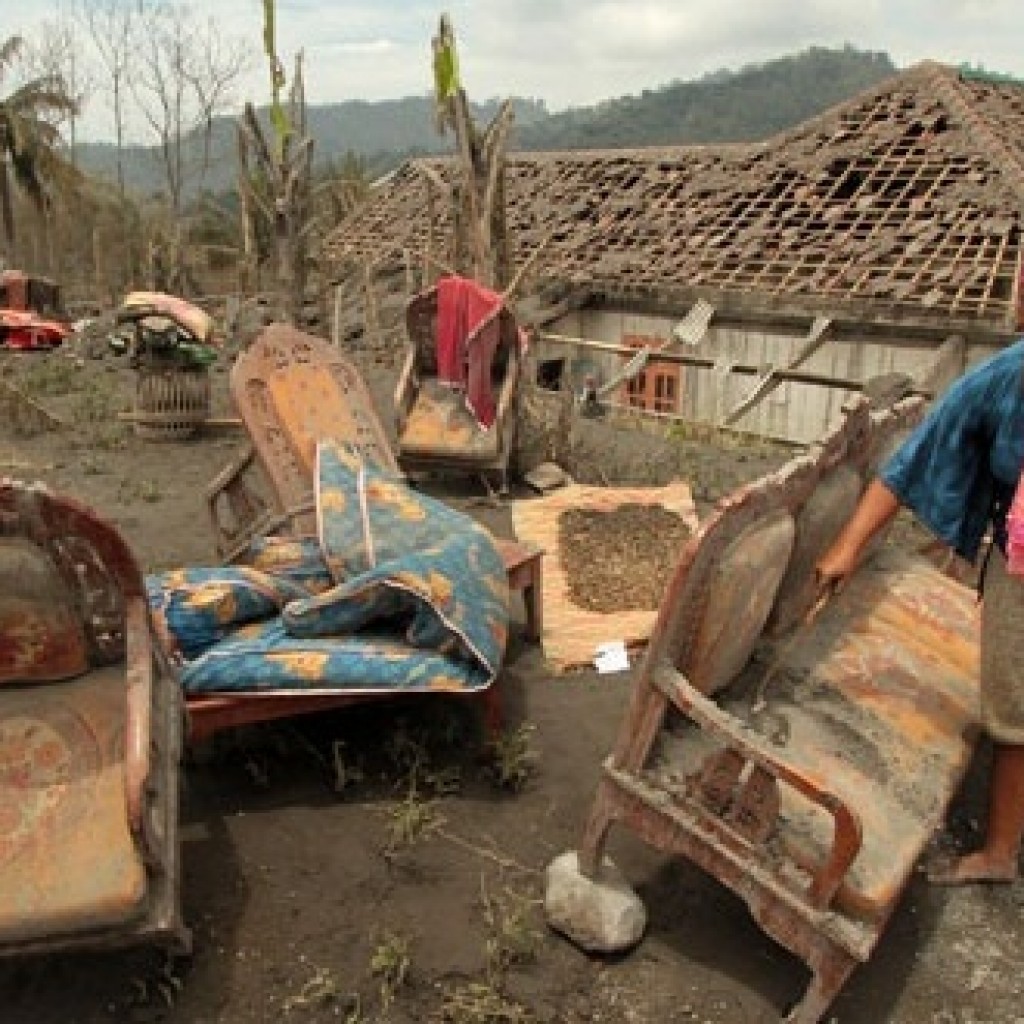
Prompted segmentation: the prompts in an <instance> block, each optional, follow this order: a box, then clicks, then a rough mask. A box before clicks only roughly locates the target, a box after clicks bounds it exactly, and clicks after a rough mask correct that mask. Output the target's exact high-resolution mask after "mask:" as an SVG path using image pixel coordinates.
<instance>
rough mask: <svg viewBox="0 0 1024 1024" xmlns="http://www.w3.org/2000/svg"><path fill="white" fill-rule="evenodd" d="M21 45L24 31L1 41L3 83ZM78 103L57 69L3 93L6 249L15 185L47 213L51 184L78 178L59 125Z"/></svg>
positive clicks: (0, 162)
mask: <svg viewBox="0 0 1024 1024" xmlns="http://www.w3.org/2000/svg"><path fill="white" fill-rule="evenodd" d="M23 47H24V40H23V39H22V38H21V37H20V36H11V37H9V38H8V39H7V40H6V41H5V42H3V43H0V85H2V83H3V77H4V74H5V73H6V72H7V71H9V70H10V69H11V67H12V66H13V65H14V63H15V62H16V61H17V59H18V57H19V55H20V54H21V51H22V49H23ZM76 107H77V105H76V103H75V100H74V99H73V98H72V97H71V96H70V95H69V94H68V91H67V86H66V85H65V83H64V79H63V78H62V77H61V76H60V75H54V74H48V75H40V76H39V77H37V78H32V79H30V80H29V81H27V82H24V83H22V84H21V85H18V86H17V87H16V88H15V89H14V91H13V92H11V93H10V94H9V95H6V96H4V95H0V214H2V218H3V230H4V238H5V239H6V242H7V247H8V248H12V247H13V245H14V239H15V224H14V201H13V188H12V184H13V185H16V186H17V187H18V188H20V189H21V191H22V192H24V193H25V195H26V196H27V197H28V199H29V201H30V202H31V203H32V205H33V206H35V208H36V210H37V211H38V212H39V213H40V214H41V215H43V216H44V218H45V214H46V211H47V209H48V207H49V202H50V188H52V187H55V186H56V187H60V186H61V185H62V184H63V183H65V182H67V181H69V180H70V179H71V178H73V177H74V173H75V172H74V168H73V167H72V165H71V163H70V161H68V160H67V159H66V158H65V157H64V154H63V152H62V151H61V137H60V129H59V127H58V125H59V122H60V119H61V118H63V117H65V116H66V115H68V114H71V113H74V112H75V110H76Z"/></svg>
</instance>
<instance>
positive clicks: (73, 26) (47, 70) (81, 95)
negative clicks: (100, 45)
mask: <svg viewBox="0 0 1024 1024" xmlns="http://www.w3.org/2000/svg"><path fill="white" fill-rule="evenodd" d="M83 42H84V40H83V39H82V28H81V25H80V24H79V23H78V22H77V21H76V20H75V18H74V17H72V16H71V14H70V12H69V8H67V7H65V6H64V5H63V4H58V5H57V6H56V8H55V9H54V16H53V18H47V19H45V20H44V21H43V22H41V24H40V26H39V29H38V30H37V31H36V33H35V34H34V35H33V37H32V38H31V39H29V40H28V41H27V44H28V45H27V47H26V52H25V64H26V66H27V67H28V68H30V69H31V71H32V73H33V75H35V76H38V77H41V78H47V79H49V80H51V81H61V82H63V83H64V89H65V92H66V93H67V95H68V97H69V99H71V101H72V103H73V106H72V107H70V108H69V109H68V110H67V111H66V112H65V113H64V115H63V118H62V122H61V123H63V124H66V125H67V135H68V151H69V157H70V160H71V163H72V165H73V166H75V167H77V166H78V160H77V144H78V119H79V117H80V116H81V113H82V108H83V107H84V105H85V100H86V96H87V94H88V92H89V90H90V88H91V86H92V84H93V77H94V76H93V73H92V69H91V68H90V67H89V66H88V64H87V62H86V61H85V60H84V59H83V49H84V47H83Z"/></svg>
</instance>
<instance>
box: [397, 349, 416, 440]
mask: <svg viewBox="0 0 1024 1024" xmlns="http://www.w3.org/2000/svg"><path fill="white" fill-rule="evenodd" d="M415 369H416V349H415V348H414V347H412V346H410V347H409V350H408V351H407V352H406V353H405V361H404V362H403V363H402V371H401V373H400V374H399V375H398V383H397V384H396V385H395V418H396V426H397V428H398V432H399V433H401V432H402V431H403V430H404V429H405V421H406V420H407V419H408V417H409V410H410V409H411V408H412V400H413V392H414V384H415Z"/></svg>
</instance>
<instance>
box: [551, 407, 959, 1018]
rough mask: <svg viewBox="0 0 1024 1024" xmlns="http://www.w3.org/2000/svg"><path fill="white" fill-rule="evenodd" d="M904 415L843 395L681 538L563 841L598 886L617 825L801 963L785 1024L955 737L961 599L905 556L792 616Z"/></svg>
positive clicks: (869, 918)
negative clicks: (780, 456) (760, 474)
mask: <svg viewBox="0 0 1024 1024" xmlns="http://www.w3.org/2000/svg"><path fill="white" fill-rule="evenodd" d="M921 411H922V409H921V403H920V402H919V401H918V400H916V399H911V400H907V401H905V402H902V403H899V404H898V405H896V406H894V407H893V408H892V409H891V410H888V411H886V412H884V413H872V411H871V409H870V406H869V405H868V404H867V403H866V402H864V401H863V400H861V401H859V402H858V403H856V404H854V405H852V406H851V407H850V408H849V409H848V410H847V416H846V419H845V421H844V422H843V423H842V424H841V426H840V427H838V428H837V429H836V430H835V431H834V432H833V433H832V434H831V435H830V436H829V437H828V438H826V440H825V441H823V442H822V443H821V444H820V445H818V446H816V447H815V448H814V449H812V450H811V451H810V452H809V453H807V454H806V455H801V456H799V457H797V458H795V459H793V460H792V461H791V462H790V463H788V464H787V465H786V466H785V467H783V468H782V469H781V470H779V471H778V472H777V473H774V474H772V475H770V476H768V477H766V478H764V479H762V480H760V481H758V482H756V483H754V484H752V485H749V486H746V487H744V488H742V489H741V490H739V491H738V492H737V493H735V494H733V495H731V496H730V497H728V498H727V499H726V500H724V501H723V502H721V503H720V504H719V506H718V508H717V510H716V512H715V513H714V515H712V516H711V517H710V518H709V519H708V520H707V521H706V522H705V523H704V524H703V525H702V527H701V529H700V530H699V531H698V533H697V534H696V535H695V536H694V537H693V538H692V539H691V541H690V542H689V543H688V545H687V546H686V548H685V549H684V551H683V553H682V556H681V558H680V561H679V564H678V566H677V568H676V571H675V575H674V577H673V578H672V581H671V583H670V585H669V587H668V589H667V591H666V594H665V597H664V600H663V601H662V604H661V608H660V612H659V617H658V621H657V624H656V626H655V629H654V632H653V634H652V639H651V642H650V645H649V648H648V651H647V654H646V657H645V660H644V662H643V663H642V665H641V667H640V668H639V670H638V674H637V679H636V682H635V685H634V690H633V695H632V700H631V704H630V707H629V710H628V713H627V715H626V717H625V719H624V721H623V724H622V727H621V731H620V734H619V738H618V741H617V743H616V746H615V749H614V751H613V752H612V754H611V756H610V757H609V758H608V760H607V761H606V763H605V764H604V767H603V772H602V777H601V780H600V783H599V786H598V791H597V795H596V798H595V800H594V804H593V807H592V809H591V811H590V815H589V820H588V821H587V824H586V827H585V830H584V833H583V837H582V841H581V846H580V850H579V864H580V868H581V870H582V871H583V873H584V874H585V875H588V876H590V877H591V878H595V879H598V880H600V877H601V871H602V868H601V866H600V865H601V864H602V862H603V856H602V851H603V847H604V844H605V839H606V835H607V832H608V830H609V828H610V826H611V825H612V824H613V823H614V822H619V823H621V824H623V825H624V826H625V827H626V828H628V829H630V830H632V831H633V832H635V833H637V834H638V835H639V836H640V837H641V838H642V839H644V840H645V841H646V842H648V843H649V844H651V845H653V846H655V847H658V848H660V849H663V850H666V851H671V852H674V853H679V854H682V855H684V856H686V857H687V858H689V859H690V860H691V861H693V862H694V863H695V864H697V865H699V866H700V867H701V868H703V869H704V870H705V871H707V872H709V873H710V874H711V875H713V876H714V877H715V878H717V879H719V880H720V881H721V882H723V883H724V884H725V885H727V886H728V887H729V888H731V889H732V890H733V891H735V892H736V893H737V894H738V895H739V896H741V897H742V898H743V899H744V900H745V902H746V903H747V905H748V907H749V909H750V912H751V914H752V915H753V917H754V918H755V919H756V920H757V922H758V923H759V925H760V926H761V928H762V929H763V930H764V931H765V932H766V933H767V934H769V935H770V936H772V937H773V938H774V939H775V940H776V941H778V942H779V943H780V944H782V945H783V946H785V947H786V948H788V949H789V950H790V951H792V952H793V953H795V954H796V955H797V956H798V957H800V958H802V959H803V960H804V961H805V962H806V964H807V965H808V966H809V967H810V969H811V971H812V974H813V978H812V981H811V984H810V986H809V988H808V990H807V992H806V993H805V994H804V997H803V999H802V1001H801V1002H800V1003H799V1004H798V1005H797V1006H796V1007H795V1008H794V1009H793V1010H792V1012H791V1014H790V1016H789V1017H788V1018H787V1019H788V1020H789V1021H791V1022H794V1024H812V1022H815V1021H818V1020H819V1019H820V1018H821V1016H822V1015H823V1014H824V1013H825V1011H826V1010H827V1008H828V1006H829V1005H830V1004H831V1002H832V1000H833V999H834V997H835V995H836V994H837V992H838V991H839V989H840V987H841V986H842V984H843V983H844V981H845V979H846V978H847V976H848V975H849V973H850V972H851V970H852V969H853V968H854V967H855V966H856V965H857V964H858V963H860V962H862V961H864V960H866V959H867V958H868V957H869V956H870V954H871V952H872V950H873V949H874V947H875V944H876V943H877V941H878V939H879V937H880V936H881V934H882V932H883V930H884V928H885V925H886V922H887V921H888V919H889V916H890V915H891V913H892V911H893V909H894V908H895V906H896V904H897V902H898V900H899V898H900V894H901V893H902V891H903V889H904V887H905V885H906V884H907V882H908V880H909V879H910V877H911V875H912V872H913V870H914V866H915V864H916V863H917V861H918V859H919V857H920V855H921V853H922V851H923V850H924V848H925V845H926V844H927V842H928V841H929V838H930V837H931V836H932V834H933V832H934V830H935V829H936V828H938V827H939V826H940V825H941V824H942V821H943V818H944V816H945V812H946V810H947V807H948V805H949V803H950V801H951V799H952V797H953V796H954V794H955V793H956V791H957V789H958V787H959V785H960V782H961V780H962V778H963V775H964V773H965V772H966V770H967V767H968V764H969V762H970V757H971V754H972V748H973V742H974V739H975V736H976V733H977V721H978V711H977V646H978V644H977V638H978V633H977V630H978V623H977V608H976V601H975V595H974V593H973V592H972V591H970V590H968V589H967V588H966V587H964V586H962V585H961V584H959V583H957V582H955V581H954V580H952V579H950V578H948V577H946V576H944V575H943V574H941V573H940V572H939V571H938V570H937V569H935V568H934V567H933V566H931V565H930V564H928V563H927V562H926V560H924V559H922V558H919V557H916V556H911V555H906V554H901V553H899V552H896V551H894V550H893V549H892V548H891V547H889V548H885V547H884V545H882V544H881V543H879V542H876V544H875V546H874V553H873V554H872V556H871V557H869V558H868V559H867V560H866V561H865V562H864V564H863V565H862V566H861V567H860V568H859V569H858V571H857V572H856V573H855V575H854V577H853V578H852V579H851V580H850V582H849V584H848V586H847V587H846V588H845V589H844V590H843V591H842V592H841V593H839V594H837V595H836V596H834V597H833V599H832V601H831V602H830V604H829V605H828V606H826V607H825V609H824V611H822V612H821V614H820V615H818V617H817V618H816V619H814V621H813V623H811V624H807V623H805V621H804V620H805V617H806V616H807V613H808V611H809V610H810V609H811V607H812V605H813V604H814V602H815V600H816V597H817V592H816V584H815V579H814V565H815V562H816V560H817V559H818V558H819V557H820V555H821V554H822V553H823V551H824V550H825V549H826V548H827V546H828V545H829V544H830V543H831V541H832V540H833V538H834V537H835V536H836V534H837V533H838V531H839V529H840V527H841V526H842V525H843V523H844V522H845V521H846V519H847V518H848V516H849V514H850V512H851V511H852V509H853V508H854V506H855V504H856V502H857V499H858V497H859V496H860V494H861V492H862V490H863V488H864V487H865V486H866V484H867V483H868V481H869V480H870V479H871V477H872V476H873V474H874V473H875V471H876V469H877V467H878V465H879V463H880V462H881V461H882V460H883V459H884V458H885V457H886V456H887V455H888V453H889V452H890V451H891V450H893V448H894V447H895V445H896V444H897V443H898V442H899V441H900V440H901V439H902V437H903V436H905V435H906V433H907V431H908V430H909V429H910V428H911V426H912V425H913V424H914V423H915V422H916V421H917V420H918V419H919V418H920V415H921ZM563 930H566V931H570V935H571V929H569V928H563Z"/></svg>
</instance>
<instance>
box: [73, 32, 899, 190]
mask: <svg viewBox="0 0 1024 1024" xmlns="http://www.w3.org/2000/svg"><path fill="white" fill-rule="evenodd" d="M896 70H897V69H896V67H895V65H894V64H893V63H892V61H891V60H890V58H889V57H888V55H887V54H884V53H872V52H866V51H861V50H856V49H854V48H853V47H850V46H847V47H845V48H844V49H841V50H828V49H822V48H817V47H816V48H812V49H810V50H806V51H804V52H802V53H799V54H794V55H791V56H787V57H780V58H778V59H776V60H772V61H768V62H767V63H764V64H757V65H750V66H747V67H744V68H742V69H740V70H738V71H718V72H715V73H714V74H713V75H708V76H706V77H705V78H703V79H701V80H698V81H693V82H673V83H671V84H669V85H665V86H662V87H660V88H657V89H652V90H644V92H643V93H642V94H641V95H639V96H624V97H621V98H618V99H611V100H606V101H604V102H602V103H599V104H597V105H595V106H591V107H578V108H572V109H570V110H567V111H564V112H560V113H557V114H551V113H549V112H548V110H547V108H546V106H545V104H544V102H543V100H538V99H523V98H515V99H513V103H514V105H515V113H516V120H515V128H514V130H513V135H512V138H511V141H510V146H511V148H512V149H527V150H545V149H552V150H553V149H603V148H617V147H636V146H650V145H685V144H690V143H715V142H744V141H753V140H756V139H763V138H767V137H768V136H770V135H773V134H774V133H776V132H778V131H780V130H782V129H784V128H788V127H790V126H792V125H795V124H798V123H799V122H801V121H803V120H805V119H806V118H808V117H811V116H813V115H814V114H817V113H819V112H821V111H822V110H825V109H827V108H828V107H831V106H833V105H834V104H836V103H839V102H842V101H843V100H845V99H847V98H849V97H850V96H852V95H855V94H856V93H858V92H860V91H861V90H863V89H866V88H868V87H870V86H871V85H873V84H875V83H876V82H878V81H880V80H882V79H884V78H887V77H888V76H890V75H892V74H894V73H895V72H896ZM498 104H499V100H498V99H491V100H488V101H487V102H486V103H483V104H476V105H474V116H475V117H476V119H477V123H481V124H482V123H486V121H487V120H489V119H490V117H492V116H493V114H494V112H495V111H496V110H497V107H498ZM308 116H309V125H310V130H311V132H312V134H313V137H314V138H315V139H316V159H317V162H318V163H320V164H321V165H323V164H327V163H329V162H340V161H342V160H343V159H344V157H345V156H346V154H347V153H350V152H351V153H354V154H356V155H357V156H359V157H361V158H362V159H363V160H364V161H366V165H367V169H368V171H369V172H370V173H371V174H381V173H384V172H386V171H388V170H390V169H392V168H394V167H395V166H397V165H398V164H399V163H400V162H401V161H402V160H403V159H404V158H406V157H408V156H410V155H413V154H422V153H438V152H447V151H449V150H450V149H451V140H450V139H449V138H444V137H441V136H439V135H438V134H437V133H436V131H435V129H434V118H433V101H432V99H431V97H429V96H427V95H424V96H409V97H405V98H403V99H397V100H387V101H382V102H376V103H371V102H367V101H364V100H350V101H347V102H344V103H331V104H321V105H311V106H310V107H309V111H308ZM211 152H212V160H211V165H210V168H209V170H208V171H207V174H206V177H205V179H204V181H203V182H202V183H201V185H202V187H205V188H207V189H209V190H211V191H215V192H216V191H222V190H226V189H230V188H232V187H233V183H234V178H235V173H236V166H235V139H234V122H233V120H232V119H230V118H221V119H220V120H219V121H217V122H216V123H215V124H214V138H213V145H212V148H211ZM200 153H201V146H200V144H199V141H198V140H197V142H196V145H195V146H194V153H193V157H192V163H193V164H194V166H195V167H196V168H197V169H198V167H199V156H200ZM78 158H79V163H80V166H81V167H82V168H83V169H84V170H85V171H87V172H89V173H92V174H96V175H100V176H103V177H106V178H109V179H110V180H113V178H114V176H115V169H116V151H115V149H114V147H113V146H112V145H110V144H103V143H86V144H83V145H81V146H80V148H79V151H78ZM157 161H158V151H157V149H156V148H155V147H144V146H134V147H131V148H130V149H128V150H127V151H126V154H125V177H126V181H127V183H128V186H129V187H130V188H131V189H132V190H134V191H136V192H138V193H141V194H144V195H146V194H151V193H153V192H156V191H159V189H160V187H161V178H160V175H159V165H158V162H157ZM196 187H197V188H198V187H199V185H198V184H197V185H196Z"/></svg>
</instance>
